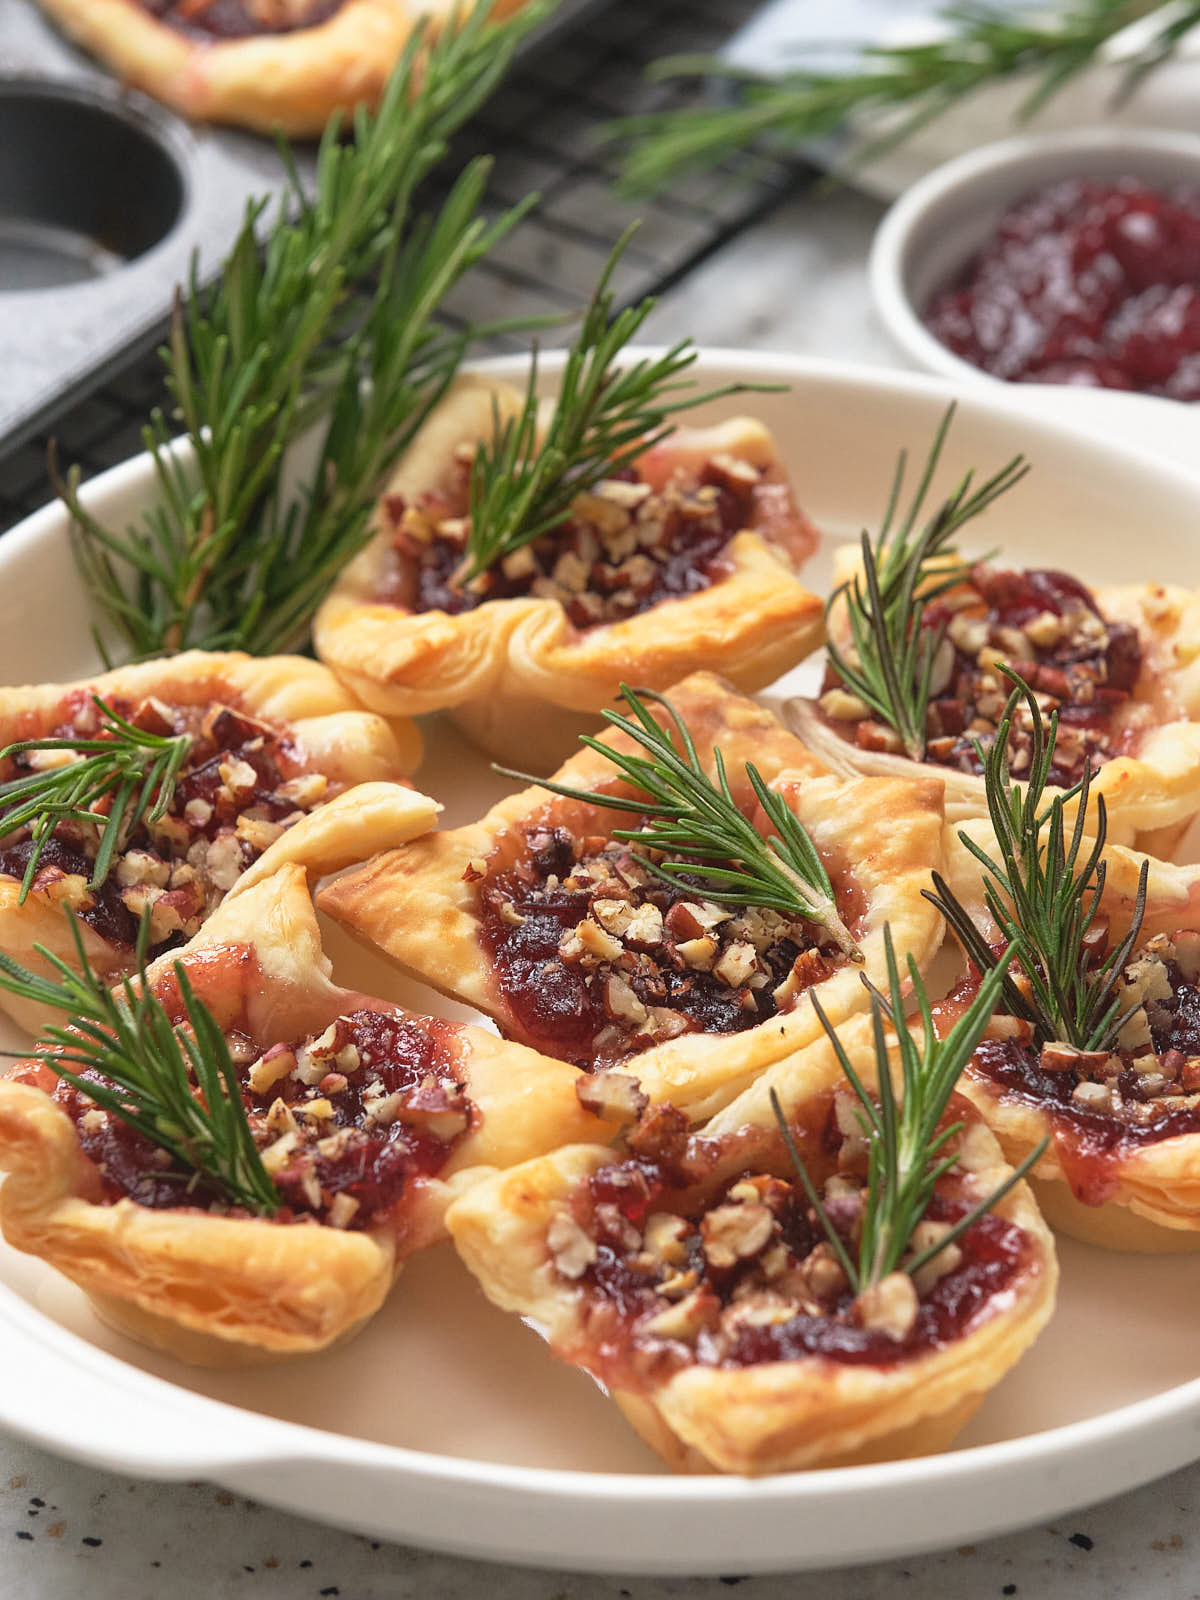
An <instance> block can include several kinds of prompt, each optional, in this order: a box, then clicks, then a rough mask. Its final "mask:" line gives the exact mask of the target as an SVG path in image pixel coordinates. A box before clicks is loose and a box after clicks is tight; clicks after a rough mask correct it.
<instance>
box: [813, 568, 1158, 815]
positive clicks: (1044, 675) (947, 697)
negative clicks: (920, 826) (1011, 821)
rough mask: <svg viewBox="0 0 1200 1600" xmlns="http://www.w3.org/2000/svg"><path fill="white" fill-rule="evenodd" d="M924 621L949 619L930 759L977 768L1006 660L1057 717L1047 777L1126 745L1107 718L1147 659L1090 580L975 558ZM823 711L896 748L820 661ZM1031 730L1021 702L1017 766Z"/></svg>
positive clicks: (1074, 774)
mask: <svg viewBox="0 0 1200 1600" xmlns="http://www.w3.org/2000/svg"><path fill="white" fill-rule="evenodd" d="M923 625H924V626H925V627H927V628H940V627H942V626H945V628H946V637H945V639H944V640H943V642H942V648H941V651H940V652H939V655H938V657H937V660H936V661H935V665H934V675H933V691H934V692H933V696H932V698H931V700H930V705H929V714H928V719H927V727H926V731H927V739H928V742H927V744H926V750H925V759H926V760H927V761H932V762H935V763H937V764H938V765H940V766H946V767H952V768H954V769H955V770H956V771H958V772H976V773H977V772H980V771H981V770H982V769H981V766H980V762H979V757H978V755H977V754H976V751H975V741H976V740H978V741H979V743H980V744H982V746H983V747H984V749H985V750H986V749H987V748H988V746H989V744H990V742H991V741H992V739H993V738H994V736H995V732H996V728H997V726H998V724H999V722H1000V717H1001V714H1002V712H1003V710H1004V706H1005V704H1006V702H1007V699H1008V695H1009V691H1010V689H1011V685H1010V683H1009V681H1008V679H1007V678H1005V677H1003V676H1002V675H1001V674H1000V673H999V672H998V671H996V670H995V664H996V663H997V662H1002V663H1004V664H1006V665H1008V666H1011V667H1013V668H1014V669H1015V670H1016V671H1017V672H1019V673H1020V674H1021V676H1022V677H1023V678H1024V679H1025V681H1026V682H1027V683H1028V684H1029V686H1030V687H1031V688H1032V689H1033V690H1035V692H1036V693H1037V696H1038V702H1039V704H1040V705H1041V707H1042V710H1043V712H1045V713H1049V712H1051V711H1055V710H1057V712H1058V717H1059V725H1058V742H1057V744H1056V747H1055V764H1054V766H1053V768H1052V769H1051V774H1050V781H1051V783H1054V784H1061V785H1063V786H1069V785H1070V784H1072V783H1074V782H1076V780H1077V779H1078V778H1080V777H1081V776H1082V774H1083V768H1084V763H1085V762H1087V761H1090V762H1091V763H1092V764H1093V765H1097V764H1098V763H1100V762H1102V761H1105V760H1108V759H1109V758H1110V757H1112V756H1113V755H1116V754H1118V753H1121V749H1122V748H1123V747H1122V745H1121V740H1120V735H1119V734H1118V733H1117V732H1116V730H1115V729H1114V727H1113V716H1114V714H1115V713H1116V712H1117V711H1118V710H1119V709H1120V707H1121V706H1123V705H1124V704H1125V703H1126V702H1127V701H1128V700H1129V698H1130V695H1131V693H1132V691H1133V688H1134V685H1135V684H1136V682H1137V678H1138V674H1139V672H1140V671H1141V665H1142V648H1141V643H1140V640H1139V638H1138V634H1137V630H1136V629H1135V628H1132V627H1130V626H1129V625H1128V624H1127V623H1123V622H1108V621H1106V620H1105V619H1104V618H1103V617H1102V616H1101V615H1100V613H1099V611H1098V610H1097V608H1096V603H1095V601H1094V600H1093V599H1092V596H1091V595H1090V594H1089V592H1088V590H1087V589H1085V588H1084V586H1083V584H1081V583H1080V582H1079V581H1078V580H1077V579H1075V578H1072V577H1070V576H1068V574H1067V573H1065V572H1051V571H1044V570H1041V569H1039V568H1031V569H1027V570H1025V571H1021V572H1007V571H1003V570H1000V569H994V568H991V567H984V566H977V567H974V568H973V569H972V570H971V573H970V576H969V578H968V580H967V581H966V582H965V583H962V584H959V585H957V586H956V587H955V588H954V589H952V590H950V591H948V593H947V594H945V595H944V596H942V597H941V598H940V599H939V600H937V601H935V602H934V603H933V604H931V605H930V606H929V607H928V608H927V609H926V611H925V613H924V616H923ZM824 687H825V693H824V694H823V695H822V697H821V709H822V712H823V713H824V715H825V716H826V717H827V718H828V719H829V721H830V722H831V723H832V725H833V726H834V727H835V728H837V730H838V731H839V732H840V733H841V734H842V735H843V737H844V738H846V739H849V740H850V741H851V742H853V743H855V744H857V745H858V746H859V747H860V748H862V749H866V750H892V751H899V750H900V749H901V744H900V739H899V736H898V735H897V734H895V733H894V732H893V730H892V729H890V728H888V727H885V726H884V725H883V724H882V723H880V722H876V721H874V720H873V719H872V717H871V714H870V711H869V709H868V708H867V707H866V706H865V705H864V704H863V702H862V701H861V700H859V699H858V698H857V697H856V696H854V695H850V694H847V693H846V691H845V689H844V687H843V686H842V683H841V680H840V678H838V677H837V675H836V674H835V673H834V672H833V671H832V669H827V672H826V678H825V685H824ZM1031 749H1032V736H1031V734H1030V716H1029V712H1028V709H1027V708H1026V707H1023V706H1019V707H1018V710H1017V715H1016V718H1015V720H1014V727H1013V731H1012V734H1011V736H1010V739H1009V759H1010V763H1011V767H1012V771H1013V773H1014V774H1015V775H1016V776H1018V777H1020V776H1021V775H1022V774H1023V773H1024V772H1026V771H1027V770H1028V766H1029V760H1030V751H1031Z"/></svg>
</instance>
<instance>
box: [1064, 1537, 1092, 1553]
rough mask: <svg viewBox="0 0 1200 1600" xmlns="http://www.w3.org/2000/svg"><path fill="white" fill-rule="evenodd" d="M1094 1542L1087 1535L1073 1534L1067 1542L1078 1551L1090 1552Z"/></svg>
mask: <svg viewBox="0 0 1200 1600" xmlns="http://www.w3.org/2000/svg"><path fill="white" fill-rule="evenodd" d="M1093 1542H1094V1541H1093V1540H1091V1539H1089V1538H1088V1536H1087V1534H1086V1533H1073V1534H1072V1535H1071V1537H1070V1539H1069V1540H1068V1541H1067V1543H1068V1544H1073V1545H1074V1546H1075V1548H1076V1550H1090V1549H1091V1548H1092V1545H1093Z"/></svg>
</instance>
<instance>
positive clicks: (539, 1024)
mask: <svg viewBox="0 0 1200 1600" xmlns="http://www.w3.org/2000/svg"><path fill="white" fill-rule="evenodd" d="M670 700H671V704H672V705H673V706H674V708H675V710H676V711H677V712H678V713H679V715H680V717H681V718H682V720H683V722H684V723H685V724H686V725H687V727H688V729H689V731H690V734H691V737H692V739H693V741H694V743H695V746H696V751H697V755H698V757H699V759H700V760H701V762H702V763H703V764H705V765H706V766H707V767H708V769H709V771H710V773H711V771H712V770H713V767H714V764H715V762H714V750H715V749H716V748H718V747H719V749H720V751H721V752H722V754H723V757H724V761H725V766H726V769H727V772H728V775H729V779H730V783H731V785H732V788H733V793H734V798H735V800H736V801H737V802H738V803H739V804H740V805H742V806H743V807H744V808H745V812H746V814H747V815H748V816H751V817H752V818H755V817H756V816H757V818H758V820H757V821H756V826H758V827H759V828H760V829H761V828H762V826H763V824H762V821H761V813H757V812H756V802H755V800H754V796H753V794H752V792H751V790H750V787H749V783H748V781H747V779H746V776H745V767H744V764H745V762H746V761H747V759H750V760H752V761H753V762H754V763H755V765H756V766H757V768H758V771H759V773H760V774H761V776H762V778H763V780H764V782H765V783H766V784H767V785H768V786H769V787H770V788H771V789H772V790H775V791H777V792H778V793H780V794H782V795H783V796H784V797H785V798H786V801H787V804H788V806H789V808H790V809H791V811H792V813H793V814H794V815H795V816H796V817H797V818H798V819H799V820H800V822H801V823H802V824H803V826H804V827H805V828H806V829H807V830H808V832H809V834H810V836H811V838H812V840H813V843H814V845H815V847H816V850H817V852H818V854H819V855H820V856H821V857H822V859H823V861H824V863H825V866H826V869H827V871H828V873H829V877H830V879H831V883H832V886H833V891H834V898H835V901H836V905H837V908H838V912H839V915H840V916H841V919H842V921H843V923H844V924H845V925H846V926H847V927H848V929H849V931H850V933H851V934H852V936H853V937H854V939H855V940H856V941H857V944H858V948H859V950H860V951H861V955H862V964H861V965H856V964H854V963H853V962H851V961H849V960H848V959H847V957H846V955H845V953H844V952H843V951H842V950H841V949H840V948H839V947H838V946H837V944H836V943H835V942H834V941H833V939H832V938H831V937H830V936H829V935H828V933H827V932H826V931H825V929H824V928H821V927H818V926H817V925H816V924H815V923H812V922H804V921H789V920H788V918H787V917H785V916H784V915H782V914H781V913H778V912H775V911H773V910H770V909H763V908H758V907H745V906H742V907H739V906H736V905H728V904H720V905H718V904H715V903H713V902H712V901H709V900H706V899H705V897H704V895H703V893H702V892H701V891H699V890H697V891H695V892H692V891H689V890H687V889H686V888H682V887H679V888H672V887H669V886H667V885H665V884H663V883H662V882H661V881H659V880H658V879H656V878H654V877H652V876H651V874H650V873H649V872H647V871H646V869H645V868H644V867H642V866H640V865H639V864H638V862H637V860H635V858H634V853H633V851H632V850H631V848H630V846H629V845H628V844H625V843H622V842H621V841H619V840H616V839H614V838H613V836H612V831H611V830H612V829H613V828H614V827H618V826H621V825H622V824H625V823H627V822H629V820H630V819H629V818H628V817H627V816H625V815H622V814H620V813H617V812H613V811H611V810H609V809H608V808H606V807H601V806H597V805H587V804H581V803H580V802H578V801H575V800H570V799H567V798H565V797H563V796H556V795H553V794H551V793H550V792H548V791H547V790H544V789H540V788H532V789H526V790H524V791H523V792H521V793H519V794H514V795H511V796H509V797H508V798H507V799H505V800H502V801H501V802H500V803H499V804H498V805H496V806H494V807H493V808H492V810H491V811H489V812H488V814H487V815H486V816H485V817H483V818H482V819H481V820H480V821H479V822H477V823H475V824H473V825H472V826H470V827H466V828H459V829H456V830H454V831H452V832H446V833H443V834H441V835H437V836H432V835H431V836H430V837H429V838H427V839H425V840H423V841H416V842H413V843H411V844H409V845H406V846H401V847H400V848H398V849H396V850H392V851H389V852H387V853H386V854H384V855H381V856H378V857H377V858H376V859H375V860H374V861H372V862H369V863H368V864H367V865H366V866H364V867H362V868H361V869H360V870H358V871H357V872H351V873H349V874H347V875H345V876H343V877H341V878H339V879H338V880H336V881H335V882H333V883H331V884H329V885H328V886H327V887H326V888H325V889H323V890H322V892H321V895H320V899H319V904H320V906H321V909H322V910H323V911H326V912H328V913H329V914H331V915H332V916H334V917H335V918H337V920H338V921H340V922H342V923H343V924H344V925H345V926H346V927H347V928H348V929H349V931H350V932H351V933H353V934H355V935H356V936H357V937H358V938H360V939H364V940H366V941H368V942H370V943H371V944H373V945H376V946H378V947H380V948H381V949H382V950H383V951H385V952H386V953H387V954H388V955H390V956H391V957H393V958H394V959H395V960H396V961H398V962H399V963H400V964H401V965H402V966H403V967H405V968H406V969H407V970H408V971H410V972H414V973H417V974H419V975H420V976H421V977H422V978H424V979H425V980H426V981H427V982H429V983H432V984H434V985H436V986H437V987H438V988H440V989H441V990H442V991H443V992H445V993H446V994H449V995H451V996H453V997H454V998H456V999H458V1000H461V1001H463V1002H465V1003H466V1004H468V1005H471V1006H474V1007H476V1008H477V1009H479V1010H481V1011H484V1012H486V1013H487V1014H488V1015H490V1016H492V1017H494V1018H495V1019H496V1021H497V1023H498V1024H499V1026H500V1029H501V1032H502V1033H503V1034H504V1035H505V1036H506V1037H510V1038H515V1039H520V1040H522V1041H524V1042H525V1043H527V1044H530V1045H532V1046H534V1047H535V1048H537V1049H539V1050H544V1051H546V1052H547V1053H548V1054H551V1055H557V1056H561V1057H563V1058H565V1059H566V1060H569V1061H573V1062H575V1063H577V1064H578V1065H580V1066H585V1067H589V1068H595V1067H607V1066H612V1065H614V1064H616V1063H621V1062H629V1063H630V1065H629V1067H628V1070H629V1071H631V1072H635V1073H636V1075H637V1077H638V1078H639V1079H640V1080H641V1082H642V1085H643V1088H645V1089H646V1090H647V1091H648V1092H649V1093H650V1095H651V1097H652V1098H654V1099H656V1100H657V1099H669V1100H671V1101H672V1102H673V1103H675V1104H677V1105H680V1106H684V1107H686V1108H687V1109H688V1111H689V1113H690V1114H691V1115H692V1116H694V1117H697V1118H699V1117H702V1116H705V1115H707V1114H709V1113H710V1112H711V1111H713V1110H714V1109H715V1108H716V1107H718V1106H720V1105H723V1104H724V1103H725V1102H726V1101H728V1100H730V1099H731V1098H732V1097H733V1096H734V1095H735V1094H737V1093H738V1092H739V1091H740V1090H741V1089H742V1088H743V1087H744V1086H745V1085H746V1084H747V1083H748V1082H750V1081H751V1079H752V1078H754V1077H755V1076H756V1075H757V1074H758V1073H759V1072H761V1071H762V1069H763V1068H764V1067H766V1066H768V1065H770V1063H771V1062H773V1061H775V1060H777V1059H778V1058H779V1057H780V1056H782V1055H785V1054H787V1053H788V1052H789V1051H791V1050H794V1049H795V1048H796V1047H797V1046H798V1045H801V1044H805V1043H807V1042H808V1041H809V1040H810V1039H811V1038H812V1037H813V1036H814V1034H815V1033H817V1032H819V1029H820V1025H819V1023H818V1020H817V1017H816V1014H815V1012H814V1010H813V1008H812V1005H811V1002H810V995H812V994H815V995H819V996H820V1000H821V1004H822V1005H823V1006H824V1008H825V1011H826V1012H827V1014H828V1015H829V1016H830V1017H831V1018H833V1019H834V1020H835V1021H837V1020H840V1019H841V1018H843V1017H845V1016H848V1015H850V1014H851V1013H852V1012H854V1011H856V1010H859V1009H861V1008H862V1007H863V1006H865V1004H866V1000H867V996H866V990H865V988H864V986H863V984H862V982H861V976H860V975H861V974H862V973H865V974H866V975H867V976H868V977H871V978H873V979H874V981H876V982H881V981H883V970H884V967H883V926H884V923H885V922H889V921H890V923H891V927H892V933H893V937H894V938H895V941H896V945H897V948H898V949H900V950H901V951H902V952H904V951H911V952H912V953H913V955H914V956H915V958H916V959H917V961H918V963H924V962H926V961H927V960H929V959H930V958H932V955H933V954H934V952H935V950H936V949H937V946H938V943H939V941H940V937H941V922H940V918H939V916H938V915H937V913H936V912H935V911H934V910H933V908H932V907H931V906H930V905H929V904H928V903H927V902H926V901H925V900H924V899H923V898H922V894H921V891H922V889H923V888H924V886H925V884H926V883H927V881H928V874H929V871H930V868H931V867H932V866H935V865H936V862H937V858H938V855H939V852H940V849H941V843H940V826H941V801H940V789H939V786H938V785H936V784H930V783H928V782H919V781H916V782H914V781H912V780H911V779H903V778H884V779H865V780H860V779H854V780H846V779H843V778H837V777H832V776H830V775H828V774H827V773H825V772H824V771H823V769H822V768H820V767H819V765H818V764H817V763H815V762H814V761H813V759H812V757H811V756H810V755H809V753H808V751H807V750H806V749H805V748H804V746H803V745H801V744H800V743H799V741H798V740H796V739H795V738H794V737H793V736H792V735H791V734H789V733H788V732H787V731H786V729H784V728H783V727H782V726H781V725H780V723H779V722H778V721H777V720H776V719H775V718H774V717H773V716H772V715H771V713H770V712H768V711H766V710H764V709H763V708H762V707H761V706H759V705H757V704H755V702H754V701H752V700H748V699H746V698H744V697H743V696H741V695H738V694H735V693H734V692H733V691H732V690H730V689H729V688H728V687H727V686H726V685H724V684H723V683H722V682H721V681H720V680H719V679H717V678H715V677H713V676H712V675H711V674H708V673H697V674H695V675H693V676H692V677H691V678H688V679H686V680H685V681H684V682H683V683H681V684H678V685H676V686H675V687H674V688H673V689H672V690H671V692H670ZM603 742H604V743H605V744H608V745H611V746H613V747H614V748H616V749H618V750H628V749H631V748H632V741H630V740H629V738H628V736H627V735H626V734H624V733H621V732H619V731H618V730H610V731H609V732H608V733H606V734H605V735H604V739H603ZM739 775H740V777H739ZM555 779H556V780H557V781H559V782H562V783H564V784H567V785H569V786H571V787H574V788H580V789H584V790H592V791H596V790H599V791H612V792H615V793H622V794H628V793H632V792H633V791H631V790H630V789H629V788H628V787H627V786H625V787H622V780H619V779H617V778H616V775H615V774H614V770H613V768H612V766H611V764H610V763H609V762H607V761H606V760H605V758H604V757H603V756H601V755H600V754H599V753H598V752H596V751H592V750H585V751H583V752H581V753H580V754H578V755H576V756H574V757H573V758H572V759H571V760H570V761H568V762H567V763H566V765H565V766H564V767H562V768H561V769H560V770H559V772H558V773H556V774H555Z"/></svg>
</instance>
